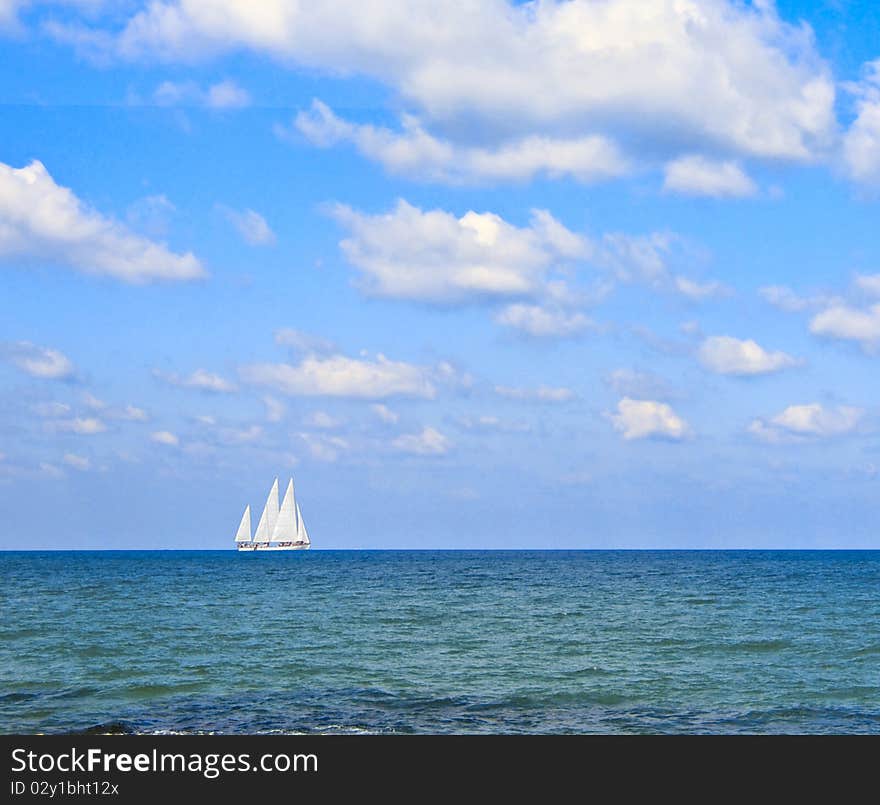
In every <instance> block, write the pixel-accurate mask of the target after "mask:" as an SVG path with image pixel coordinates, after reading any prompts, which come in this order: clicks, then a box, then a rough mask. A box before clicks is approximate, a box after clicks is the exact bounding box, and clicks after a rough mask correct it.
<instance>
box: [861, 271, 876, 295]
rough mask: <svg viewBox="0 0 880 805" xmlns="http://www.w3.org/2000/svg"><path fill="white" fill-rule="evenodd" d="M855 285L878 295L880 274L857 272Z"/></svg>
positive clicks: (866, 291) (868, 292)
mask: <svg viewBox="0 0 880 805" xmlns="http://www.w3.org/2000/svg"><path fill="white" fill-rule="evenodd" d="M856 285H857V286H858V287H859V288H860V289H861V290H863V291H864V292H865V293H867V294H870V295H871V296H880V274H859V275H858V276H857V277H856Z"/></svg>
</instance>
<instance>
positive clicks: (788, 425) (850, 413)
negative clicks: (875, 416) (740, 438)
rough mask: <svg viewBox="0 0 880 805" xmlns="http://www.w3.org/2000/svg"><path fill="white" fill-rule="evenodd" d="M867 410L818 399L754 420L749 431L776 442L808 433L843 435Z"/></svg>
mask: <svg viewBox="0 0 880 805" xmlns="http://www.w3.org/2000/svg"><path fill="white" fill-rule="evenodd" d="M864 413H865V412H864V409H862V408H854V407H852V406H847V405H840V406H837V407H836V408H826V407H825V406H823V405H820V404H819V403H811V404H809V405H790V406H789V407H788V408H786V409H785V410H784V411H782V413H780V414H777V415H776V416H774V417H773V418H772V419H769V420H764V419H755V420H753V421H752V423H751V424H750V425H749V432H750V433H751V434H752V435H753V436H755V437H756V438H759V439H761V440H762V441H765V442H770V443H773V444H779V443H784V442H787V441H799V440H802V439H804V438H809V437H817V438H822V437H829V436H842V435H844V434H847V433H851V432H852V431H854V430H855V429H856V428H857V427H858V425H859V423H860V422H861V420H862V417H863V416H864Z"/></svg>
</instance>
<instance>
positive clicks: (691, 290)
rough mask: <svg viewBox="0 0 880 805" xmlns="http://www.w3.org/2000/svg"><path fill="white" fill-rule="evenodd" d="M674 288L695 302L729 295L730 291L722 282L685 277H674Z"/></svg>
mask: <svg viewBox="0 0 880 805" xmlns="http://www.w3.org/2000/svg"><path fill="white" fill-rule="evenodd" d="M674 282H675V290H677V291H678V292H679V293H680V294H681V295H682V296H686V297H687V298H688V299H691V300H693V301H695V302H700V301H702V300H703V299H711V298H712V297H716V296H730V294H731V293H732V291H731V290H730V288H728V287H727V286H726V285H725V284H724V283H723V282H717V281H712V282H697V281H696V280H692V279H688V278H687V277H675V280H674Z"/></svg>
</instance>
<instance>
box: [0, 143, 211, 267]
mask: <svg viewBox="0 0 880 805" xmlns="http://www.w3.org/2000/svg"><path fill="white" fill-rule="evenodd" d="M0 259H2V260H6V261H9V260H13V259H27V260H46V261H51V262H54V263H58V264H59V265H66V266H69V267H71V268H73V269H76V270H78V271H82V272H84V273H86V274H97V275H102V276H108V277H113V278H115V279H119V280H122V281H124V282H129V283H134V284H142V283H146V282H151V281H153V280H193V279H199V278H202V277H205V276H207V275H206V272H205V270H204V268H202V265H201V263H200V262H199V261H198V259H197V258H196V257H194V256H193V254H192V253H191V252H187V253H186V254H176V253H174V252H171V251H169V250H168V248H167V247H166V246H165V245H164V244H161V243H156V242H154V241H151V240H149V239H147V238H144V237H142V236H140V235H137V234H135V233H134V232H132V231H131V230H129V229H128V228H127V227H125V226H124V225H123V224H121V223H119V222H118V221H114V220H112V219H110V218H107V217H105V216H103V215H101V214H100V213H98V212H96V211H94V210H92V209H89V208H88V207H87V206H86V205H85V204H84V203H83V202H82V201H80V199H78V198H77V197H76V196H75V195H74V194H73V192H72V191H70V190H69V189H67V188H66V187H62V186H61V185H58V184H56V183H55V181H54V179H53V178H52V177H51V176H50V175H49V172H48V171H47V170H46V168H45V167H44V166H43V164H42V163H41V162H37V161H34V162H31V163H30V164H29V165H27V166H26V167H24V168H12V167H10V166H9V165H5V164H3V163H0Z"/></svg>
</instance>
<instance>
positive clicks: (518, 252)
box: [330, 199, 729, 335]
mask: <svg viewBox="0 0 880 805" xmlns="http://www.w3.org/2000/svg"><path fill="white" fill-rule="evenodd" d="M330 213H331V214H332V215H333V217H335V218H336V220H337V221H338V222H339V223H340V224H341V225H342V226H344V227H345V228H346V229H347V230H348V237H346V238H345V239H343V240H342V241H341V242H340V248H341V249H342V251H343V253H344V254H345V256H346V258H347V259H348V262H349V263H351V265H353V266H354V267H355V268H357V269H358V270H359V271H360V278H359V286H360V288H361V289H362V290H363V291H364V292H365V293H368V294H371V295H374V296H383V297H389V298H395V299H407V300H414V301H422V302H433V303H439V304H465V303H473V302H498V301H503V300H515V299H530V300H534V301H536V302H540V303H541V304H540V307H541V308H542V309H543V312H540V311H539V310H538V309H537V308H532V309H531V310H529V309H527V308H516V309H514V310H512V311H511V313H510V315H509V316H505V314H502V318H504V319H506V320H505V321H504V322H503V323H505V324H510V325H513V326H516V325H515V324H514V320H515V321H516V322H518V323H519V324H520V325H521V326H522V328H524V329H526V328H530V329H531V330H532V331H533V334H538V332H539V331H545V330H546V331H548V332H547V334H550V331H555V334H569V335H570V334H572V333H573V332H574V331H575V330H579V329H585V328H586V327H587V326H589V322H588V320H587V319H586V317H585V316H584V315H583V314H580V315H578V314H576V313H570V312H564V311H562V308H571V307H572V305H574V304H576V303H584V302H585V301H596V300H597V299H598V298H601V297H602V296H604V295H606V294H607V293H608V291H609V290H610V288H611V286H612V284H613V280H617V281H620V282H625V283H640V284H644V285H647V286H649V287H651V288H653V289H657V290H662V291H669V292H673V293H678V294H682V295H684V296H687V297H689V298H691V299H695V300H699V299H704V298H706V297H709V296H720V295H725V294H727V293H729V289H728V288H726V287H725V286H723V285H722V284H721V283H718V282H709V283H704V284H701V283H698V282H696V281H694V280H690V279H688V278H686V277H682V276H675V275H673V274H672V273H671V272H670V270H669V267H668V265H667V261H668V259H669V258H670V257H671V256H676V255H677V252H678V250H679V248H680V247H682V246H683V243H682V240H681V239H680V238H679V237H677V236H676V235H674V234H673V233H669V232H654V233H650V234H648V235H628V234H625V233H620V232H611V233H607V234H605V235H603V236H602V237H601V238H598V239H596V240H593V239H591V238H589V237H587V236H586V235H583V234H580V233H577V232H572V231H571V230H570V229H568V228H567V227H565V226H564V225H563V224H562V223H561V222H559V221H558V220H557V219H556V218H554V217H553V216H552V215H551V214H550V213H549V212H547V211H546V210H532V213H531V218H530V220H529V223H528V225H527V226H524V227H518V226H515V225H513V224H511V223H509V222H507V221H505V220H504V219H503V218H502V217H501V216H499V215H497V214H495V213H492V212H482V213H478V212H475V211H473V210H471V211H469V212H467V213H465V214H464V215H462V216H461V217H456V216H455V215H453V214H452V213H450V212H446V211H444V210H437V209H435V210H428V211H424V210H421V209H419V208H418V207H414V206H412V205H411V204H409V203H407V202H406V201H404V200H402V199H401V200H398V202H397V204H396V206H395V207H394V208H392V209H391V210H390V211H389V212H387V213H380V214H377V215H371V214H367V213H363V212H360V211H357V210H353V209H351V208H350V207H347V206H344V205H336V206H334V207H332V208H331V209H330ZM580 263H587V264H590V265H591V266H592V267H593V268H598V269H601V270H603V271H604V272H605V274H606V277H604V278H603V282H602V284H601V285H600V287H599V289H598V291H596V292H594V293H593V294H591V295H590V294H587V295H585V294H583V293H581V292H580V291H578V290H572V288H570V287H569V282H568V280H569V277H570V276H571V274H572V269H573V267H574V266H575V265H577V264H580ZM590 296H592V299H589V297H590Z"/></svg>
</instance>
